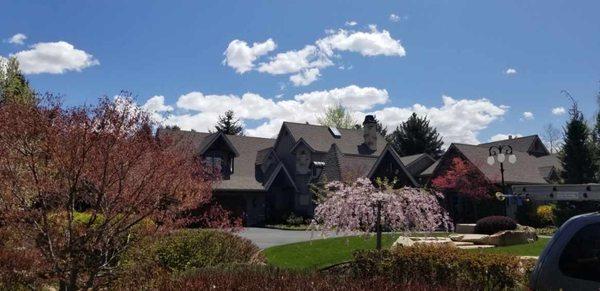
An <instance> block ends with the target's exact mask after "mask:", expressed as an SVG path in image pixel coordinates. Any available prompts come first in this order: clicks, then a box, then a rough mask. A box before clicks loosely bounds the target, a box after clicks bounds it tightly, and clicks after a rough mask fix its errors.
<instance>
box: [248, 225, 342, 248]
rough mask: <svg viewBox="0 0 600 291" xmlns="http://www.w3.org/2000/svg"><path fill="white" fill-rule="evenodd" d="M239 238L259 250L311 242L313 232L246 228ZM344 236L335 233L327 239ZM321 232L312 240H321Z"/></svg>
mask: <svg viewBox="0 0 600 291" xmlns="http://www.w3.org/2000/svg"><path fill="white" fill-rule="evenodd" d="M238 235H239V236H241V237H245V238H247V239H249V240H251V241H252V242H253V243H255V244H256V245H257V246H258V247H259V248H261V249H266V248H268V247H272V246H278V245H284V244H290V243H295V242H303V241H309V240H310V239H311V231H305V230H280V229H271V228H259V227H246V228H244V230H243V231H241V232H240V233H238ZM337 236H344V235H336V234H335V233H331V234H328V235H327V236H325V238H329V237H337ZM321 238H324V237H322V236H321V232H319V231H314V232H312V239H321Z"/></svg>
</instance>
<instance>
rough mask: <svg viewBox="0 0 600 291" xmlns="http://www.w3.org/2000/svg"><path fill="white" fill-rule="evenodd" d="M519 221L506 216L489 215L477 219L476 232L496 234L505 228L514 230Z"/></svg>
mask: <svg viewBox="0 0 600 291" xmlns="http://www.w3.org/2000/svg"><path fill="white" fill-rule="evenodd" d="M516 228H517V222H516V221H515V220H514V219H512V218H510V217H506V216H488V217H484V218H482V219H480V220H478V221H477V224H475V233H479V234H494V233H497V232H499V231H503V230H514V229H516Z"/></svg>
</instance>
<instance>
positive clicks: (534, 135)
mask: <svg viewBox="0 0 600 291" xmlns="http://www.w3.org/2000/svg"><path fill="white" fill-rule="evenodd" d="M530 137H538V138H539V137H540V136H539V135H537V134H530V135H525V136H518V137H516V136H515V137H513V138H505V139H500V140H495V141H490V142H484V143H480V144H479V145H483V144H490V143H495V142H499V141H505V140H515V139H524V138H530Z"/></svg>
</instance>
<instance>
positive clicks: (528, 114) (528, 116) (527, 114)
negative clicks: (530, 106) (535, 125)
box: [523, 111, 534, 120]
mask: <svg viewBox="0 0 600 291" xmlns="http://www.w3.org/2000/svg"><path fill="white" fill-rule="evenodd" d="M533 118H534V116H533V112H529V111H525V112H523V119H525V120H532V119H533Z"/></svg>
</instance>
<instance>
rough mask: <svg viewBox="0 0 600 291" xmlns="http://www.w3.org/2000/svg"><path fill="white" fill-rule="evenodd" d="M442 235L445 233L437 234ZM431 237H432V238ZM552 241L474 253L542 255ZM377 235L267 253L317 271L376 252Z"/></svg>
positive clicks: (287, 264) (385, 243)
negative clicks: (357, 254)
mask: <svg viewBox="0 0 600 291" xmlns="http://www.w3.org/2000/svg"><path fill="white" fill-rule="evenodd" d="M399 235H400V234H384V235H383V238H382V247H383V248H389V247H390V246H391V245H392V243H394V241H395V240H396V239H397V238H398V236H399ZM433 235H434V236H442V235H445V234H440V233H438V234H433ZM428 236H429V235H428ZM549 240H550V239H549V238H540V239H539V240H538V241H536V242H535V243H532V244H523V245H514V246H508V247H497V248H490V249H478V250H470V251H472V252H483V253H505V254H511V255H516V256H539V255H540V253H541V252H542V250H543V249H544V247H545V246H546V244H547V243H548V241H549ZM374 248H375V236H374V235H373V236H368V237H364V236H349V237H338V238H329V239H316V240H312V241H309V242H301V243H294V244H288V245H282V246H276V247H271V248H267V249H265V250H264V254H265V256H266V257H267V261H268V263H269V264H271V265H274V266H277V267H281V268H287V269H296V270H314V269H320V268H324V267H328V266H331V265H335V264H338V263H343V262H346V261H349V260H351V259H352V254H353V253H354V252H355V251H357V250H365V249H374Z"/></svg>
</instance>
